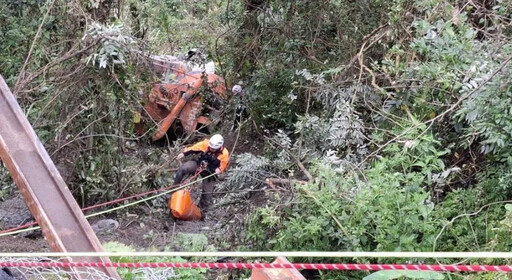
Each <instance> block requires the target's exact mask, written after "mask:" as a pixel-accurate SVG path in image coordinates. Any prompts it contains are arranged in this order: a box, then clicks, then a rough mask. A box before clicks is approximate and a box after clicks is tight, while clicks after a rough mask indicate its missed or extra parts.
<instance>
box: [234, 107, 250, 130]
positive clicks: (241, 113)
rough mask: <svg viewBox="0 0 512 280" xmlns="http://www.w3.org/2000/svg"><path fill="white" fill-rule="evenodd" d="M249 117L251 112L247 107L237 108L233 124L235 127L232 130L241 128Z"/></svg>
mask: <svg viewBox="0 0 512 280" xmlns="http://www.w3.org/2000/svg"><path fill="white" fill-rule="evenodd" d="M248 117H249V111H248V110H247V107H246V106H244V105H240V106H238V107H237V108H236V111H235V122H234V123H233V127H232V129H231V130H235V129H237V127H239V126H240V124H241V123H242V122H243V121H245V120H246V119H247V118H248Z"/></svg>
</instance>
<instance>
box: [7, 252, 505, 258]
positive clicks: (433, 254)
mask: <svg viewBox="0 0 512 280" xmlns="http://www.w3.org/2000/svg"><path fill="white" fill-rule="evenodd" d="M0 257H246V258H251V257H252V258H256V257H273V258H275V257H308V258H363V257H366V258H429V259H440V258H450V259H512V253H511V252H309V251H302V252H286V251H285V252H236V251H234V252H228V251H224V252H31V253H0Z"/></svg>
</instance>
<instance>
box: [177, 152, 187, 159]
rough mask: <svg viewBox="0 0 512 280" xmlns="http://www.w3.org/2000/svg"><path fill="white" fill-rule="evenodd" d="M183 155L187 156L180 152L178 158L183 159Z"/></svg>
mask: <svg viewBox="0 0 512 280" xmlns="http://www.w3.org/2000/svg"><path fill="white" fill-rule="evenodd" d="M183 157H185V155H184V154H183V153H179V154H178V156H177V157H176V159H177V160H181V159H182V158H183Z"/></svg>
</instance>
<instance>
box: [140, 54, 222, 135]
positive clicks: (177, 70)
mask: <svg viewBox="0 0 512 280" xmlns="http://www.w3.org/2000/svg"><path fill="white" fill-rule="evenodd" d="M150 62H151V64H152V66H153V69H155V70H156V71H159V72H161V71H165V72H166V73H167V74H169V73H172V75H174V76H175V78H174V79H173V80H171V81H169V82H159V83H156V84H154V85H153V87H152V90H151V91H150V92H149V94H145V95H144V99H145V101H146V104H145V105H144V107H143V108H142V110H141V112H139V113H140V114H142V115H143V116H144V117H143V118H136V119H137V120H136V131H137V133H138V134H139V135H142V134H144V133H145V132H146V130H147V128H148V125H150V124H151V123H150V122H153V123H154V124H157V130H156V132H155V133H154V134H153V135H152V139H153V141H157V140H159V139H162V138H163V137H164V136H166V134H167V132H168V131H169V129H170V128H171V127H173V128H179V130H180V131H181V130H182V131H183V132H187V133H192V132H194V131H196V130H198V129H200V128H204V127H208V125H210V124H211V123H212V122H216V121H218V120H217V119H214V118H215V117H216V116H218V115H219V114H220V111H221V106H222V104H223V102H224V100H226V97H227V95H226V84H225V81H224V79H223V78H222V77H220V76H219V75H216V74H213V73H207V72H205V71H190V72H187V71H188V69H187V67H186V66H185V65H184V63H182V62H180V61H172V62H167V63H166V62H162V61H161V60H158V59H155V58H153V59H152V60H150ZM148 117H149V118H148Z"/></svg>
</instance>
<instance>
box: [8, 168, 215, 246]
mask: <svg viewBox="0 0 512 280" xmlns="http://www.w3.org/2000/svg"><path fill="white" fill-rule="evenodd" d="M211 176H214V175H213V174H211V175H208V176H205V177H201V178H200V179H197V180H195V181H193V182H189V183H187V184H184V185H182V186H179V187H176V188H174V189H170V190H167V191H164V190H165V189H168V188H169V187H166V188H163V189H159V190H154V191H151V192H162V191H163V192H162V193H160V194H157V195H153V196H150V197H147V198H144V199H140V200H137V201H134V202H131V203H128V204H124V205H121V206H118V207H114V208H111V209H107V210H104V211H100V212H97V213H93V214H89V215H86V216H85V217H86V218H91V217H95V216H99V215H102V214H106V213H110V212H114V211H117V210H119V209H123V208H127V207H130V206H132V205H136V204H139V203H142V202H144V201H148V200H152V199H155V198H157V197H160V196H163V195H166V194H168V193H171V192H175V191H179V190H181V189H184V188H186V187H189V186H190V185H193V184H196V183H198V182H201V181H203V180H205V179H207V178H209V177H211ZM147 194H148V192H146V193H145V194H144V195H147ZM139 195H140V194H139ZM125 200H126V199H125ZM117 202H119V201H117ZM101 204H102V205H101V206H104V204H105V203H101ZM110 204H112V203H110ZM98 205H99V204H98ZM93 208H97V207H93V206H90V207H89V209H88V210H90V209H93ZM35 224H36V223H31V224H27V225H23V226H19V227H17V228H14V229H8V230H5V231H3V232H2V233H0V237H2V236H7V235H14V234H18V233H22V232H27V231H31V230H36V229H40V228H41V227H39V226H36V227H29V226H31V225H35ZM26 227H29V228H26ZM18 228H21V229H20V230H15V229H18Z"/></svg>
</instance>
